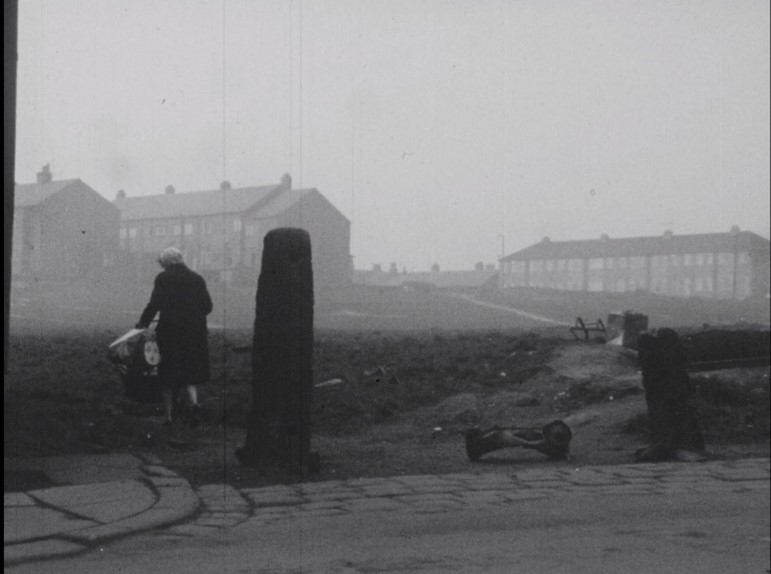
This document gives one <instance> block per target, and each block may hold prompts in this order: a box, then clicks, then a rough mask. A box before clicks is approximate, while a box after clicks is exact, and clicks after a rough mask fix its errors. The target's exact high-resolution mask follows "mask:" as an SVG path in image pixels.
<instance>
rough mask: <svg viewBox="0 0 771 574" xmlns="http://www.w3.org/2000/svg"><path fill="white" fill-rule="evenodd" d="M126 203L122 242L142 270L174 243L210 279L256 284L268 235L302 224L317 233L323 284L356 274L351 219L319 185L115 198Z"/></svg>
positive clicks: (151, 268)
mask: <svg viewBox="0 0 771 574" xmlns="http://www.w3.org/2000/svg"><path fill="white" fill-rule="evenodd" d="M115 205H116V206H117V208H118V209H119V210H120V214H121V222H120V231H119V237H120V247H121V249H122V250H123V251H124V253H126V254H128V257H129V259H130V261H132V262H133V263H134V265H136V271H137V276H138V278H141V279H143V280H144V279H147V278H149V277H152V276H154V274H155V273H157V272H158V265H157V263H156V262H155V261H156V258H157V256H158V253H160V251H162V250H163V249H165V248H166V247H170V246H173V247H177V248H178V249H180V250H181V251H182V253H183V254H184V256H185V260H186V261H187V263H188V265H190V267H191V268H193V269H195V270H196V271H198V272H199V273H201V274H202V275H204V276H205V277H206V278H207V280H210V281H223V282H226V283H248V284H253V283H254V282H255V281H256V278H257V276H258V275H259V270H260V265H261V261H262V247H263V238H264V237H265V234H266V233H267V232H268V231H270V230H271V229H274V228H277V227H302V228H304V229H306V230H307V231H308V232H309V233H310V236H311V242H312V247H313V268H314V280H315V283H316V284H317V285H322V286H324V285H335V284H340V283H344V282H348V281H350V274H351V255H350V221H349V220H348V219H347V218H346V217H345V216H344V215H343V214H342V213H340V211H338V210H337V209H336V208H335V207H334V206H333V205H332V204H331V203H330V202H329V201H328V200H327V199H326V198H325V197H324V196H323V195H322V194H321V193H320V192H319V191H318V190H317V189H293V188H292V185H291V178H290V177H289V175H285V176H284V177H283V178H282V181H281V183H279V184H278V185H265V186H255V187H243V188H232V187H231V186H230V184H229V183H228V182H223V183H222V184H221V185H220V188H219V189H214V190H206V191H193V192H186V193H176V191H175V190H174V188H173V187H171V186H169V187H167V188H166V193H163V194H159V195H149V196H142V197H126V196H125V194H123V193H120V192H119V195H118V197H117V198H116V200H115Z"/></svg>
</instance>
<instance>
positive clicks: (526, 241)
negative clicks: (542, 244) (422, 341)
mask: <svg viewBox="0 0 771 574" xmlns="http://www.w3.org/2000/svg"><path fill="white" fill-rule="evenodd" d="M768 22H769V2H768V0H692V1H689V0H682V1H679V0H659V1H656V0H639V1H631V0H628V1H627V0H596V1H595V0H554V1H549V0H519V1H517V0H309V1H305V2H303V1H300V0H294V1H289V0H274V1H267V0H265V1H260V0H21V1H20V22H19V84H18V86H19V94H18V115H17V129H18V140H17V141H18V144H17V164H16V170H17V172H16V179H17V181H19V182H28V181H34V178H35V173H36V172H37V171H38V170H39V169H40V167H41V166H42V165H43V164H44V163H50V164H51V169H52V171H53V173H54V177H55V178H56V179H61V178H75V177H78V178H81V179H82V180H84V181H85V182H86V183H88V184H89V185H90V186H91V187H93V188H94V189H96V190H97V191H99V192H100V193H102V194H103V195H105V196H106V197H108V198H109V199H113V198H114V196H115V192H116V191H117V190H118V189H125V190H126V192H127V193H128V194H129V195H146V194H155V193H161V192H162V191H163V189H164V187H165V186H166V185H168V184H173V185H175V186H176V188H177V190H178V192H184V191H194V190H200V189H212V188H216V187H217V186H218V185H219V183H220V182H221V181H222V180H223V179H228V180H229V181H231V182H232V184H233V186H235V187H238V186H247V185H263V184H271V183H278V181H279V179H280V177H281V175H282V174H283V173H284V172H290V173H291V174H292V176H293V180H294V184H295V185H296V186H298V187H299V186H304V187H316V188H318V189H319V190H320V191H321V192H322V193H324V194H325V195H326V196H327V197H328V198H329V199H330V200H331V201H332V202H333V203H334V204H335V205H336V206H337V207H338V209H340V210H341V211H342V212H343V213H344V214H345V215H346V216H347V217H349V218H350V219H351V220H352V222H353V224H352V246H351V250H352V253H353V255H354V263H355V265H356V267H357V268H369V267H370V266H371V265H372V264H373V263H382V264H383V265H384V266H387V265H388V264H390V263H391V262H396V263H397V264H398V265H399V267H400V268H401V267H402V266H406V267H407V269H409V270H428V269H429V267H430V266H431V264H432V263H434V262H438V263H439V264H440V265H441V266H442V268H443V269H471V268H473V265H474V263H475V262H477V261H480V260H483V261H485V262H494V261H495V260H496V259H497V257H499V256H500V254H501V249H502V248H503V247H504V242H505V251H506V252H507V253H508V252H511V251H514V250H517V249H521V248H523V247H526V246H527V245H530V244H531V243H534V242H536V241H538V240H540V239H541V238H542V237H543V236H545V235H548V236H549V237H551V238H552V240H560V239H574V238H576V239H577V238H593V237H599V235H600V234H602V233H608V234H610V235H611V236H616V237H621V236H634V235H650V234H654V235H657V234H660V233H662V232H663V231H664V230H665V229H672V230H673V231H674V232H675V233H699V232H709V231H727V230H728V229H729V228H730V226H731V225H732V224H738V225H739V226H740V227H742V228H743V229H749V230H752V231H755V232H757V233H759V234H761V235H763V236H765V237H768V236H769V194H770V191H769V190H770V189H771V183H770V181H769V157H771V151H770V150H769V120H770V118H769V108H770V107H771V102H770V101H769V50H770V48H771V46H770V45H769V43H770V42H769V26H768Z"/></svg>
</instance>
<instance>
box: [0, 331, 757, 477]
mask: <svg viewBox="0 0 771 574" xmlns="http://www.w3.org/2000/svg"><path fill="white" fill-rule="evenodd" d="M116 334H117V331H111V332H99V331H89V332H82V333H78V334H77V335H76V336H75V335H73V334H72V333H58V334H48V335H46V336H42V335H39V334H36V333H32V332H26V333H25V332H24V331H23V330H22V331H21V332H19V331H17V333H16V335H15V337H14V338H13V340H12V343H11V344H12V349H11V351H12V354H11V357H12V360H11V364H10V365H9V373H8V376H7V383H8V384H7V388H6V393H5V404H4V414H5V423H4V429H5V457H6V458H14V457H36V456H51V455H57V454H68V453H77V452H97V453H98V452H136V453H151V454H153V455H155V456H157V457H158V458H159V459H160V460H161V461H162V462H163V463H164V464H166V465H167V466H169V467H170V468H172V469H173V470H175V471H177V472H178V473H179V474H181V475H182V476H184V477H186V478H188V479H189V480H190V481H191V482H192V483H194V484H205V483H211V482H222V481H225V482H228V483H230V484H232V485H234V486H238V487H242V486H259V485H266V484H274V483H277V482H291V481H293V480H296V479H295V478H293V477H291V476H289V475H286V474H282V473H281V472H277V471H271V472H268V471H265V470H264V469H262V470H260V469H253V468H245V467H243V466H241V465H239V463H238V462H237V460H236V457H235V450H236V449H237V448H238V447H239V446H241V445H242V444H243V442H244V437H245V427H246V420H247V416H248V410H249V401H250V393H251V389H250V386H251V385H250V380H251V370H250V360H249V355H248V354H243V353H241V354H239V353H235V352H234V351H233V348H235V347H237V346H238V345H242V344H243V343H244V342H248V340H249V332H248V331H247V330H244V331H228V332H223V331H218V332H213V333H212V335H211V339H210V350H211V355H212V359H213V372H212V381H211V383H210V384H208V385H206V386H204V387H202V389H201V398H202V404H203V407H204V420H203V423H202V424H201V425H200V426H198V427H197V428H190V427H189V426H188V425H187V424H185V422H184V421H183V420H180V421H178V422H176V423H175V425H174V426H173V427H172V428H171V429H167V428H164V427H163V426H162V413H161V409H160V406H159V405H156V404H139V403H136V402H133V401H129V400H128V399H127V398H126V397H125V394H124V393H123V389H122V387H121V381H120V378H119V377H118V374H117V373H116V372H115V370H114V366H113V365H111V364H110V363H109V362H108V361H107V360H106V358H105V352H104V349H105V345H104V343H105V341H109V340H111V337H113V336H115V335H116ZM690 378H691V381H692V383H693V388H694V402H695V406H696V408H697V411H698V413H699V417H700V421H701V426H702V429H703V432H704V436H705V440H706V449H707V453H708V455H709V456H710V457H711V458H718V459H721V458H722V459H725V458H737V457H744V456H769V369H768V367H761V368H752V369H732V370H721V371H715V372H708V373H697V374H691V375H690ZM314 383H315V388H314V391H313V410H312V433H313V434H312V450H314V451H316V452H318V453H319V456H320V460H321V468H320V472H319V474H317V475H315V476H312V477H310V480H332V479H343V478H354V477H375V476H394V475H413V474H426V473H455V472H464V473H468V472H471V473H483V472H489V471H494V472H500V471H507V470H512V471H514V470H517V469H522V468H526V467H533V466H541V467H555V468H558V467H562V466H565V465H574V466H583V465H591V464H621V463H629V462H632V461H633V460H634V457H633V454H634V451H635V450H636V449H637V448H638V447H640V446H642V445H644V444H645V442H646V440H647V436H646V433H647V430H648V423H647V414H646V413H647V411H646V403H645V394H644V391H643V387H642V381H641V374H640V372H639V366H638V361H637V357H636V353H635V352H634V351H632V350H630V349H626V348H623V347H619V346H612V345H608V344H604V343H603V342H601V341H592V340H589V341H583V340H580V341H577V340H575V339H573V337H572V336H571V335H570V334H569V332H568V331H567V329H566V328H564V327H549V328H542V329H531V330H521V329H519V330H517V329H506V330H503V329H501V330H494V331H433V332H415V333H411V332H387V331H382V332H381V331H372V332H353V331H337V330H318V331H317V333H316V337H315V345H314ZM554 420H562V421H564V422H565V423H567V424H568V425H569V427H570V428H571V430H572V433H573V437H572V441H571V443H570V456H569V458H568V460H560V461H558V460H550V459H549V458H548V457H546V456H544V455H543V454H541V453H539V452H537V451H535V450H526V449H523V448H506V449H501V450H498V451H495V452H491V453H489V454H486V455H485V456H483V457H482V458H481V459H480V460H479V461H477V462H472V461H470V460H469V458H468V457H467V455H466V451H465V443H464V433H465V431H467V430H468V429H470V428H472V427H475V426H476V427H480V428H483V429H484V428H489V427H492V426H496V425H497V426H502V427H516V428H524V429H526V428H533V429H540V428H541V427H543V426H544V425H545V424H547V423H549V422H551V421H554Z"/></svg>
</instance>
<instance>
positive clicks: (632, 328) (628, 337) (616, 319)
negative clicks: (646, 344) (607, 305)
mask: <svg viewBox="0 0 771 574" xmlns="http://www.w3.org/2000/svg"><path fill="white" fill-rule="evenodd" d="M647 329H648V316H647V315H643V314H642V313H635V312H634V311H629V310H627V311H624V312H622V313H610V314H609V315H608V325H607V332H608V345H618V346H620V347H626V348H629V349H636V348H637V337H638V336H639V335H640V333H642V332H643V331H646V330H647Z"/></svg>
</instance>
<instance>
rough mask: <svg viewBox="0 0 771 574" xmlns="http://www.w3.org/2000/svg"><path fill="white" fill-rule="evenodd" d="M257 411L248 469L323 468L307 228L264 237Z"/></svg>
mask: <svg viewBox="0 0 771 574" xmlns="http://www.w3.org/2000/svg"><path fill="white" fill-rule="evenodd" d="M252 377H253V380H252V409H251V415H250V420H249V423H248V430H247V436H246V444H245V446H244V447H243V448H240V449H238V451H237V453H236V454H237V456H238V460H239V461H240V462H241V464H244V465H245V466H260V467H263V468H266V467H280V468H285V469H288V470H290V471H293V472H299V473H300V475H301V477H304V476H306V475H307V474H308V473H309V472H316V471H317V470H318V469H317V467H318V460H317V456H316V455H314V454H312V453H311V452H310V442H311V431H310V425H311V420H310V418H311V400H312V390H313V271H312V266H311V243H310V236H309V235H308V232H307V231H305V230H303V229H293V228H279V229H274V230H273V231H271V232H269V233H268V234H267V235H266V236H265V240H264V249H263V254H262V269H261V272H260V277H259V280H258V285H257V299H256V309H255V319H254V339H253V348H252Z"/></svg>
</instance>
